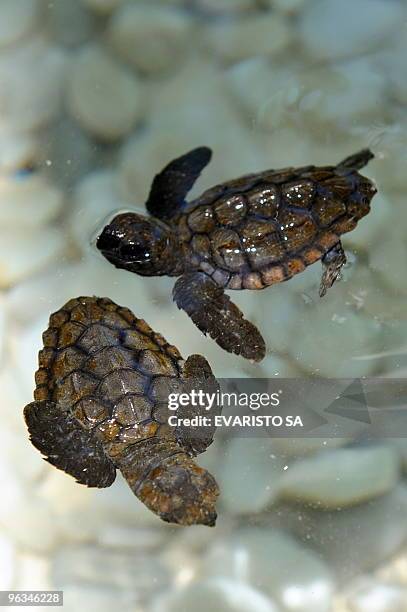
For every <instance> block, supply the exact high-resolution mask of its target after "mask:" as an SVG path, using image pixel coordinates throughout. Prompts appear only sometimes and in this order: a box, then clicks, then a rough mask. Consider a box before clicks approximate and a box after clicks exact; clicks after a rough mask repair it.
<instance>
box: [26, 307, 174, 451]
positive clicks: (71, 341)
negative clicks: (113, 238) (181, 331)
mask: <svg viewBox="0 0 407 612" xmlns="http://www.w3.org/2000/svg"><path fill="white" fill-rule="evenodd" d="M43 341H44V348H43V350H42V351H40V354H39V369H38V371H37V372H36V375H35V381H36V385H37V386H36V389H35V391H34V399H35V400H37V401H38V400H50V401H53V402H55V403H56V404H57V405H58V406H59V407H60V409H61V410H63V411H65V412H66V414H69V415H71V416H73V417H75V419H77V420H78V421H79V422H80V423H81V425H82V426H83V427H84V428H86V429H91V430H92V431H93V432H94V433H95V435H96V436H97V437H98V438H99V439H100V440H102V441H103V442H107V443H109V444H110V443H112V442H115V448H116V450H118V449H119V448H120V446H121V444H119V443H124V444H128V443H132V442H135V441H137V440H141V439H145V438H148V437H150V436H153V435H155V434H156V433H157V431H158V429H159V427H160V419H159V412H160V400H162V399H163V389H164V388H165V390H167V389H168V385H173V386H174V388H175V387H176V386H177V380H178V377H179V373H180V366H181V364H182V358H181V355H180V354H179V352H178V350H177V349H176V348H175V347H174V346H171V345H170V344H168V343H167V342H166V340H165V339H164V338H163V337H162V336H161V335H160V334H157V333H155V332H153V330H152V329H151V328H150V327H149V326H148V325H147V323H146V322H145V321H143V320H142V319H137V318H136V317H135V316H134V315H133V314H132V313H131V312H130V310H128V309H127V308H121V307H119V306H117V305H116V304H114V303H113V302H111V301H110V300H108V299H106V298H103V299H101V298H99V299H98V298H76V299H73V300H71V301H69V302H68V303H67V304H66V305H65V306H64V307H63V308H62V309H61V310H59V311H58V312H57V313H55V314H54V315H52V316H51V317H50V326H49V328H48V329H47V331H45V332H44V334H43Z"/></svg>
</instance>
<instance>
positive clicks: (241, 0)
mask: <svg viewBox="0 0 407 612" xmlns="http://www.w3.org/2000/svg"><path fill="white" fill-rule="evenodd" d="M197 4H198V6H199V7H200V8H202V9H206V10H208V11H211V12H213V13H239V12H241V11H247V10H249V9H251V8H255V4H256V2H255V0H197Z"/></svg>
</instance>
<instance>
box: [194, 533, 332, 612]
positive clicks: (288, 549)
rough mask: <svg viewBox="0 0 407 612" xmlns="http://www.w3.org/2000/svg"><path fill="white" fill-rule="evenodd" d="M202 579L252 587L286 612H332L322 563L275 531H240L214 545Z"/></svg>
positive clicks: (328, 580)
mask: <svg viewBox="0 0 407 612" xmlns="http://www.w3.org/2000/svg"><path fill="white" fill-rule="evenodd" d="M294 567H295V571H293V568H294ZM203 574H204V575H205V576H216V577H225V578H229V579H234V580H239V581H240V582H243V583H247V584H248V585H252V586H255V587H256V588H258V589H259V590H261V591H262V592H264V593H265V594H266V595H268V596H269V597H271V598H272V599H273V600H274V601H275V602H276V604H277V605H278V606H281V609H282V610H286V611H287V612H291V611H292V612H308V611H309V610H312V612H329V610H330V609H331V608H330V603H331V597H332V592H333V583H332V577H331V575H330V572H329V570H328V568H327V566H326V565H325V563H324V562H323V561H321V560H320V559H319V557H318V556H317V555H316V554H315V553H314V552H312V551H310V550H307V549H306V548H305V547H304V546H302V545H301V544H299V543H298V542H296V541H295V540H294V539H293V538H292V537H291V536H290V535H288V534H286V533H284V532H283V531H278V530H276V529H274V528H273V529H260V528H246V529H241V530H240V531H237V532H235V533H234V534H233V537H231V538H229V539H224V540H222V539H220V540H219V541H217V542H215V544H214V545H213V546H212V547H211V549H210V550H209V552H208V553H207V555H206V557H205V558H204V562H203Z"/></svg>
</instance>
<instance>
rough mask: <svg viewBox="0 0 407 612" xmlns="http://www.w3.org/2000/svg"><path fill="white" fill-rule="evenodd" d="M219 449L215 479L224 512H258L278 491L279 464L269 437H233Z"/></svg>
mask: <svg viewBox="0 0 407 612" xmlns="http://www.w3.org/2000/svg"><path fill="white" fill-rule="evenodd" d="M228 414H230V411H228ZM223 453H224V457H223V459H222V461H221V462H220V466H219V471H218V473H217V479H218V483H219V487H220V490H221V497H220V503H221V504H222V506H223V507H224V508H225V509H226V510H227V512H229V513H231V514H237V515H238V514H247V513H250V512H260V511H261V510H263V509H264V508H265V507H267V506H268V505H269V504H270V503H272V501H273V500H274V499H275V498H276V496H277V495H278V492H279V485H280V480H281V469H282V465H281V460H280V459H278V458H277V457H275V456H272V455H273V445H272V443H271V441H270V439H268V438H267V437H266V438H261V439H258V438H233V439H232V440H230V442H229V443H228V445H227V446H226V448H225V449H223ZM242 479H243V480H244V482H245V483H246V485H245V486H244V487H242Z"/></svg>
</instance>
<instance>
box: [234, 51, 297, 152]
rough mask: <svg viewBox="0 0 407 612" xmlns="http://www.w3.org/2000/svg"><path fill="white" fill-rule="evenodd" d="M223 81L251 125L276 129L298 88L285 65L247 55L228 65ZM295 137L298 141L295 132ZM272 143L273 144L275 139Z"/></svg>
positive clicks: (282, 120) (283, 120) (284, 120)
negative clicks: (248, 57)
mask: <svg viewBox="0 0 407 612" xmlns="http://www.w3.org/2000/svg"><path fill="white" fill-rule="evenodd" d="M225 82H226V85H227V87H228V89H229V90H230V93H231V95H232V96H233V98H234V100H235V102H236V104H238V105H239V106H240V107H241V108H242V110H244V111H245V113H246V114H247V116H248V120H249V122H250V124H252V125H253V124H254V125H256V126H257V125H258V126H259V128H263V127H268V128H275V127H276V126H278V125H279V124H281V123H284V124H285V123H286V119H283V118H285V117H286V115H287V106H288V104H289V103H290V101H291V100H292V98H293V96H296V95H297V90H296V89H295V88H294V84H293V77H292V75H291V74H290V73H289V72H288V71H287V70H286V69H285V68H280V67H279V65H278V64H277V63H272V62H270V61H269V60H268V59H267V58H265V57H255V58H250V59H246V60H244V61H242V62H239V63H238V64H235V65H233V66H231V67H230V68H229V69H228V70H227V71H226V72H225ZM291 90H293V92H292V91H291ZM296 137H297V140H298V134H297V135H296ZM272 146H273V148H274V147H275V141H274V138H273V145H272Z"/></svg>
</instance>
